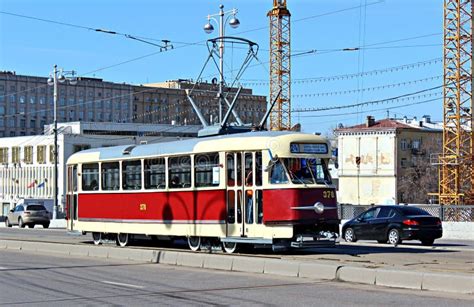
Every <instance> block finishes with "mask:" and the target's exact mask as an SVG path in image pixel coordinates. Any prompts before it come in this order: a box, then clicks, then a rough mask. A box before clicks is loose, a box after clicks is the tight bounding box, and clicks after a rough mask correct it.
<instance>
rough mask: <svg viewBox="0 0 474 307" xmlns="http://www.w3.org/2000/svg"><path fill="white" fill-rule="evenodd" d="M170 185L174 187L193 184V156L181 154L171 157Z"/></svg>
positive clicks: (184, 186)
mask: <svg viewBox="0 0 474 307" xmlns="http://www.w3.org/2000/svg"><path fill="white" fill-rule="evenodd" d="M168 165H169V167H168V168H169V187H170V188H174V189H180V188H189V187H190V186H191V158H190V157H189V156H181V157H174V158H169V160H168Z"/></svg>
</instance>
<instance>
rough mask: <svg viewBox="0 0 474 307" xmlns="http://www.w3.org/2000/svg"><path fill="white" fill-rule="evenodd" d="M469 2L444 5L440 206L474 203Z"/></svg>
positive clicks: (447, 1)
mask: <svg viewBox="0 0 474 307" xmlns="http://www.w3.org/2000/svg"><path fill="white" fill-rule="evenodd" d="M472 15H473V6H472V2H471V1H470V0H445V2H444V103H443V114H444V121H443V124H444V127H443V153H442V155H441V156H440V159H439V164H440V169H439V191H438V193H439V194H438V196H439V203H440V204H443V205H473V204H474V169H473V160H474V152H473V146H474V137H473V131H472V128H473V123H472V111H473V102H472V99H473V93H472V90H473V80H472V75H473V73H472V69H473V62H472V46H473V44H472V32H473V24H472Z"/></svg>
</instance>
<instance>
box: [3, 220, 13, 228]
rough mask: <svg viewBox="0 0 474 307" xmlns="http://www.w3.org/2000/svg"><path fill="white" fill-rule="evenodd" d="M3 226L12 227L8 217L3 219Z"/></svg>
mask: <svg viewBox="0 0 474 307" xmlns="http://www.w3.org/2000/svg"><path fill="white" fill-rule="evenodd" d="M5 227H12V224H10V221H9V220H8V218H6V219H5Z"/></svg>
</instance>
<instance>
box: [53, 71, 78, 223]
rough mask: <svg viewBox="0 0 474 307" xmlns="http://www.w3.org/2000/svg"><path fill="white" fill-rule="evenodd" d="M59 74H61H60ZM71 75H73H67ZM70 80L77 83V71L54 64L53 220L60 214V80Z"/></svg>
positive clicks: (73, 83)
mask: <svg viewBox="0 0 474 307" xmlns="http://www.w3.org/2000/svg"><path fill="white" fill-rule="evenodd" d="M58 75H59V76H58ZM65 75H70V76H71V77H66V76H65ZM66 81H68V82H69V83H70V84H71V85H75V84H76V83H77V78H76V77H75V72H74V71H73V70H72V71H63V70H62V69H59V70H58V66H57V65H54V67H53V71H52V72H51V73H50V75H49V78H48V85H52V86H53V89H54V94H53V102H54V104H53V109H54V110H53V126H54V127H53V133H54V187H53V193H54V207H53V220H55V219H57V216H58V117H57V105H58V82H59V83H64V82H66Z"/></svg>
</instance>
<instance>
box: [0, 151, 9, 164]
mask: <svg viewBox="0 0 474 307" xmlns="http://www.w3.org/2000/svg"><path fill="white" fill-rule="evenodd" d="M0 163H8V147H2V148H0Z"/></svg>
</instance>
